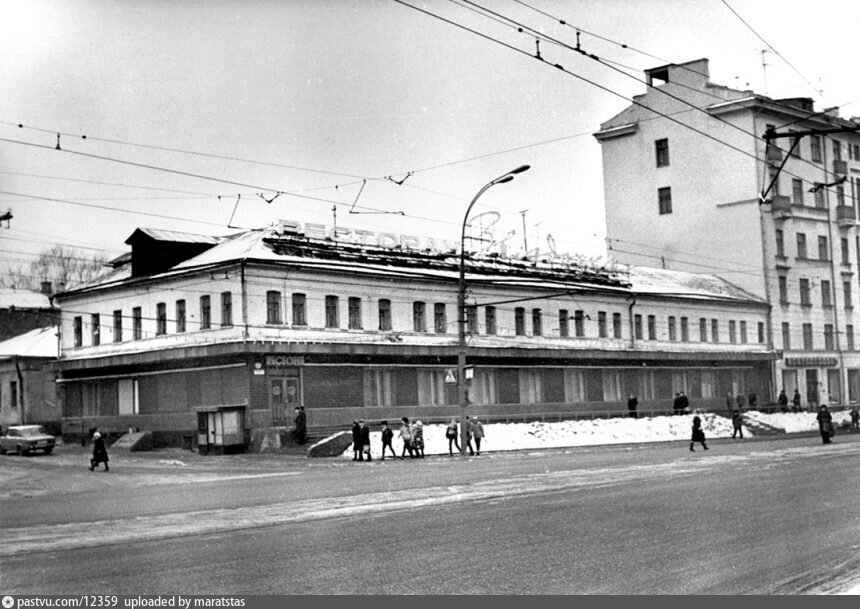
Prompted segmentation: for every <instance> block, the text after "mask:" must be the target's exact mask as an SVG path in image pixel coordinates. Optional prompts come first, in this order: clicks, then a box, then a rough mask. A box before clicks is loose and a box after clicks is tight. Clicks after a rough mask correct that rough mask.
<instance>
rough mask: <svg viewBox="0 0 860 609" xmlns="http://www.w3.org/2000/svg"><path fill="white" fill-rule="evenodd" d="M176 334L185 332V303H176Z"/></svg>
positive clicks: (178, 301)
mask: <svg viewBox="0 0 860 609" xmlns="http://www.w3.org/2000/svg"><path fill="white" fill-rule="evenodd" d="M176 332H177V334H178V333H181V332H185V301H184V300H177V301H176Z"/></svg>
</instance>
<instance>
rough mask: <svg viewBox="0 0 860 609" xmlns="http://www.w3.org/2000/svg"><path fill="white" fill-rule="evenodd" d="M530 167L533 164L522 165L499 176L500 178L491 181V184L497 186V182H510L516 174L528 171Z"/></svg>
mask: <svg viewBox="0 0 860 609" xmlns="http://www.w3.org/2000/svg"><path fill="white" fill-rule="evenodd" d="M530 167H531V165H520V166H519V167H517V168H516V169H514V170H512V171H509V172H508V173H506V174H504V175H502V176H499V177H498V178H496V179H495V180H493V181H492V182H490V184H491V185H494V186H495V185H496V184H504V183H505V182H510V181H511V180H513V179H514V176H515V175H517V174H518V173H522V172H524V171H528V170H529V168H530Z"/></svg>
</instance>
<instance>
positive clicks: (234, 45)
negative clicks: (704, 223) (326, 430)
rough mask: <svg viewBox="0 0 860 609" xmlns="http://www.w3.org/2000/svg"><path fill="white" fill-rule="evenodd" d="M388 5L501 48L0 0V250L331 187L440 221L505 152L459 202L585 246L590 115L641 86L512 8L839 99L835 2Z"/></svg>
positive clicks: (380, 27) (831, 102)
mask: <svg viewBox="0 0 860 609" xmlns="http://www.w3.org/2000/svg"><path fill="white" fill-rule="evenodd" d="M404 2H408V3H409V4H413V5H415V6H419V7H421V8H423V9H425V10H427V11H430V12H432V13H434V14H437V15H439V16H440V17H444V18H445V19H448V20H450V21H452V22H455V23H457V24H461V25H463V26H466V27H469V28H472V29H474V30H476V31H478V32H480V33H481V34H483V35H485V36H488V37H491V38H493V39H496V40H498V41H501V42H504V43H505V44H507V45H510V46H511V47H514V48H509V47H506V46H502V45H501V44H499V43H497V42H494V41H493V40H490V39H488V38H484V37H482V36H479V35H478V34H476V33H473V32H469V31H465V30H463V29H460V28H458V27H457V26H456V25H454V24H452V23H446V22H443V21H441V20H439V19H436V18H434V17H432V16H430V15H427V14H424V13H422V12H419V11H417V10H414V9H413V8H409V7H408V6H404V5H403V4H400V3H398V2H395V1H394V0H354V1H347V0H312V1H311V0H307V1H299V0H293V1H289V0H285V1H278V0H269V1H262V0H241V1H240V0H206V1H204V0H196V1H181V2H180V1H167V0H124V1H122V2H119V1H114V2H108V1H105V0H103V1H97V0H89V1H88V0H20V1H18V0H0V92H2V94H0V211H3V210H6V209H7V208H11V209H12V212H13V214H14V218H13V220H12V222H11V226H12V228H11V229H9V230H7V229H5V228H0V257H2V258H4V259H6V261H7V262H9V263H11V264H13V265H19V264H26V263H28V262H29V261H30V260H32V259H33V255H34V253H35V252H38V251H39V250H41V249H43V248H45V247H47V246H49V245H52V244H54V243H62V244H66V245H71V246H75V247H80V248H88V249H84V250H83V251H85V252H87V253H89V254H91V253H100V254H103V255H105V256H110V257H112V256H114V255H117V254H119V253H121V252H123V251H125V250H126V246H125V245H124V243H123V242H124V241H125V239H126V238H127V237H128V236H129V235H130V234H131V233H132V231H133V230H134V229H135V228H137V227H153V228H163V229H173V230H181V231H187V232H199V233H207V234H228V233H230V232H233V231H231V230H230V229H228V228H227V225H228V222H229V221H230V219H231V216H232V224H233V225H234V226H239V227H246V228H251V227H260V226H265V225H268V224H270V223H272V222H274V221H276V220H278V219H279V218H290V219H295V220H298V221H300V222H316V223H323V224H326V225H328V226H331V225H332V224H334V222H335V218H334V212H333V211H332V207H333V206H335V207H336V222H337V224H338V226H345V227H351V228H361V229H365V230H372V231H383V230H384V231H393V232H398V233H408V234H413V235H419V236H427V237H436V238H444V239H449V240H451V241H456V240H458V239H459V231H460V225H461V223H462V220H463V213H464V212H465V209H466V206H467V205H468V203H469V201H470V200H471V199H472V197H473V196H474V195H475V193H476V192H477V191H478V190H479V189H480V188H481V187H482V186H483V185H484V184H486V183H487V182H488V181H489V180H491V179H493V178H495V177H497V176H498V175H500V174H503V173H505V172H506V171H508V170H510V169H513V168H515V167H517V166H519V165H522V164H529V165H531V170H530V171H528V172H526V173H523V174H521V175H519V176H517V178H516V179H515V180H514V181H513V182H511V183H508V184H502V185H498V186H496V187H494V188H493V189H491V190H489V191H487V192H486V193H485V194H484V195H483V196H482V198H481V201H480V203H479V204H478V206H477V207H476V209H475V211H474V212H473V214H478V213H481V212H485V211H496V212H498V213H499V214H500V216H499V222H498V224H497V225H496V226H495V227H494V230H496V232H497V235H498V236H499V237H501V236H504V234H505V233H506V232H508V231H510V230H517V236H516V237H515V238H514V244H515V245H517V246H520V245H522V244H523V243H524V242H525V241H526V240H527V241H528V246H529V248H532V247H535V246H539V247H541V248H542V249H544V250H545V249H546V245H545V240H546V236H547V235H548V234H552V236H553V238H554V240H555V243H556V249H557V250H558V251H559V252H569V253H583V254H587V255H598V254H602V253H604V251H605V245H604V241H603V238H604V236H605V235H604V212H603V184H602V178H601V158H600V146H599V144H597V142H596V141H595V140H594V138H593V137H592V136H591V134H592V133H593V132H594V131H596V130H597V129H598V128H599V125H600V123H601V122H604V121H606V120H608V119H609V118H610V117H612V116H613V115H614V114H616V113H617V112H619V111H620V110H622V109H623V108H624V107H626V106H627V105H629V101H627V100H625V99H624V98H625V97H626V98H629V97H631V96H632V95H636V94H641V93H644V91H645V85H644V84H643V83H642V82H637V81H636V80H635V79H634V78H631V77H629V76H625V75H623V74H620V73H618V72H616V71H613V70H612V69H610V68H608V67H607V66H605V65H601V64H598V63H596V62H594V61H593V60H590V59H588V58H586V57H583V56H581V55H579V54H577V53H575V52H572V51H570V50H568V49H564V48H562V47H560V46H558V45H552V44H550V43H549V42H548V41H544V42H542V43H541V45H540V53H541V56H542V57H543V59H544V60H545V62H541V61H538V60H536V59H535V58H534V57H533V55H534V53H535V52H536V50H537V47H536V44H535V36H534V35H533V34H529V33H528V28H533V29H535V30H538V31H540V32H541V33H543V34H545V35H547V36H551V37H553V38H555V39H557V40H560V41H563V42H565V43H567V44H569V45H575V44H576V30H575V29H574V28H580V29H581V30H582V34H581V38H580V43H581V45H582V48H583V49H584V50H586V51H588V52H591V53H595V54H597V55H598V56H600V57H603V58H605V59H607V60H612V61H613V62H617V63H618V64H621V65H622V66H627V67H629V68H630V70H629V71H630V72H631V73H633V74H635V75H636V77H637V78H639V79H641V78H642V70H644V69H647V68H650V67H655V66H659V65H663V64H665V63H671V62H684V61H688V60H692V59H697V58H700V57H708V58H709V59H710V69H711V78H712V80H713V81H714V82H717V83H720V84H725V85H729V86H733V87H737V88H753V89H755V90H756V91H757V92H760V93H767V94H769V95H771V96H773V97H796V96H809V97H812V98H814V99H815V102H816V105H817V107H819V108H823V107H826V106H836V105H838V106H840V107H841V112H842V115H843V116H846V117H850V116H856V115H860V80H858V79H857V77H856V67H855V66H854V65H853V63H852V59H853V58H855V57H856V55H857V52H856V46H857V42H856V23H857V17H858V16H860V9H858V8H857V6H858V5H857V3H856V2H851V1H849V0H821V1H819V2H816V3H809V2H799V1H794V0H779V1H777V0H743V1H741V0H727V3H728V4H727V3H726V2H723V1H722V0H588V1H575V0H567V1H562V0H525V1H524V2H518V1H516V0H494V1H490V0H479V1H476V2H475V3H473V4H470V3H469V2H465V0H462V1H461V0H457V1H448V0H432V1H429V2H419V1H417V0H416V1H413V0H404ZM478 6H484V7H487V8H490V9H491V10H492V11H494V12H495V13H497V14H496V15H489V16H488V15H487V14H486V13H482V14H479V9H478ZM729 6H731V8H733V9H734V10H735V11H736V12H737V13H738V14H739V15H740V17H742V18H743V20H744V21H746V23H747V24H749V26H751V28H752V29H754V30H755V32H757V33H758V35H759V36H760V37H759V36H757V35H756V33H754V32H753V31H751V29H750V27H748V26H747V25H745V24H744V23H743V22H742V21H741V19H739V17H738V16H737V15H735V14H734V13H733V12H732V10H730V8H729ZM535 9H537V10H535ZM542 13H547V14H548V15H550V16H551V17H549V16H546V15H545V14H542ZM503 17H508V18H510V19H512V20H513V21H514V22H516V23H518V24H521V25H522V26H523V27H524V29H525V30H526V31H525V32H524V33H520V32H518V31H517V26H514V27H511V25H510V22H505V21H504V19H503ZM559 19H563V20H564V21H565V22H566V23H565V24H564V25H562V24H560V23H559V21H558V20H559ZM598 36H599V37H598ZM601 37H602V38H601ZM606 39H608V41H607V40H606ZM762 39H763V40H764V41H766V43H767V44H766V43H765V42H764V41H763V40H762ZM622 44H626V45H627V48H623V47H622V46H621V45H622ZM767 45H771V46H772V49H774V50H775V51H776V52H773V51H769V52H767V53H766V54H765V62H766V64H767V65H766V67H764V68H763V66H762V54H761V50H762V49H764V48H767ZM516 49H519V50H521V51H524V53H520V52H517V50H516ZM555 63H558V64H561V65H562V66H564V68H565V69H566V70H569V71H571V72H574V73H575V74H577V75H579V76H581V77H583V78H585V79H588V80H591V81H593V82H594V83H598V84H599V85H601V86H603V87H605V88H607V89H609V90H610V91H612V92H615V93H617V95H615V94H613V93H611V92H608V91H606V90H602V89H600V88H598V87H596V86H594V85H592V84H589V83H587V82H585V81H584V80H581V79H579V78H576V77H574V76H572V75H569V74H565V73H564V72H561V71H559V70H557V69H555V68H553V67H552V64H555ZM817 90H820V91H822V92H823V94H819V92H818V91H817ZM19 124H21V125H23V126H24V127H23V128H19V127H18V125H19ZM58 132H59V133H61V134H63V135H61V136H60V142H59V143H60V148H61V150H56V149H55V147H56V145H57V135H56V134H57V133H58ZM82 135H86V136H87V137H86V139H84V138H82V137H81V136H82ZM10 140H11V141H10ZM180 151H186V152H180ZM77 153H83V154H77ZM189 153H193V154H189ZM729 153H730V152H727V154H729ZM97 157H102V158H97ZM109 159H114V160H109ZM116 161H123V163H120V162H116ZM141 165H147V166H149V167H142V166H141ZM156 167H157V168H161V170H159V169H155V168H156ZM409 172H413V173H412V174H411V175H409ZM189 174H194V175H189ZM386 176H390V178H391V179H390V180H389V179H386ZM407 176H408V177H407ZM207 178H208V179H207ZM404 178H406V179H405V181H403V182H402V184H399V185H398V184H397V183H395V181H397V182H399V181H402V180H404ZM278 192H282V193H284V194H281V195H278V196H276V197H275V195H276V194H277V193H278ZM10 193H14V194H10ZM22 195H25V196H22ZM239 195H241V196H239ZM260 195H262V196H260ZM272 197H275V198H274V200H272V201H271V202H270V203H267V202H266V201H265V200H264V198H265V199H269V200H271V199H272ZM45 199H59V200H62V201H48V200H45ZM353 203H355V205H354V206H353ZM234 210H235V211H234ZM523 211H525V214H523V213H521V212H523ZM351 212H352V213H351ZM355 212H360V213H355ZM370 212H374V213H370ZM380 212H388V213H380ZM400 212H402V214H401V213H400ZM524 223H525V225H526V229H527V232H526V234H525V239H523V224H524ZM0 272H5V265H2V263H0Z"/></svg>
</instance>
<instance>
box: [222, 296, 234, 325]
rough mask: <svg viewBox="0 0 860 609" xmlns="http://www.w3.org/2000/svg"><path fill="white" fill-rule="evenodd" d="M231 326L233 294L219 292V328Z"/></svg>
mask: <svg viewBox="0 0 860 609" xmlns="http://www.w3.org/2000/svg"><path fill="white" fill-rule="evenodd" d="M232 325H233V294H232V292H221V327H222V328H228V327H230V326H232Z"/></svg>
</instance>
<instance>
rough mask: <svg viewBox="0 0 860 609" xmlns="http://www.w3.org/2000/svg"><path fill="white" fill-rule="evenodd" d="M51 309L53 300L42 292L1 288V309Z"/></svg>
mask: <svg viewBox="0 0 860 609" xmlns="http://www.w3.org/2000/svg"><path fill="white" fill-rule="evenodd" d="M10 307H15V308H16V309H50V308H51V299H50V298H49V297H48V296H46V295H45V294H42V293H41V292H34V291H32V290H16V289H15V288H0V309H8V308H10Z"/></svg>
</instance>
